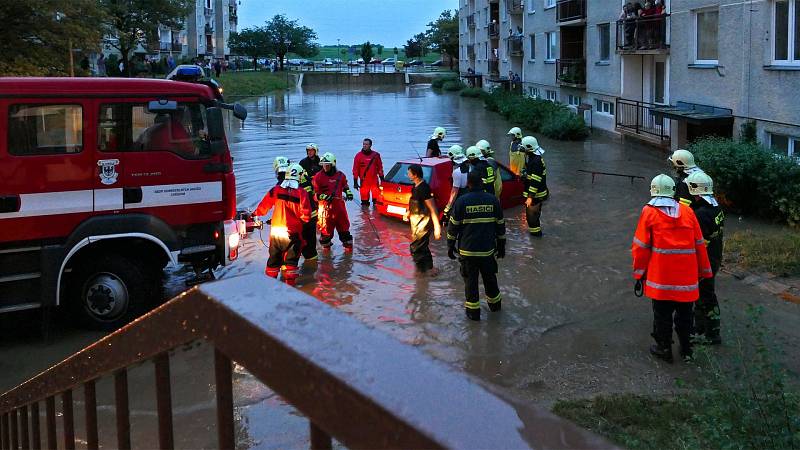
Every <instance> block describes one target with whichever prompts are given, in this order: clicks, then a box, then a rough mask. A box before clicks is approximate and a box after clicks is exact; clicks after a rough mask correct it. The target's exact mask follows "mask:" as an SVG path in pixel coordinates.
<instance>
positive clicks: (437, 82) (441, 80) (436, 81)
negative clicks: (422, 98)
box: [431, 77, 459, 89]
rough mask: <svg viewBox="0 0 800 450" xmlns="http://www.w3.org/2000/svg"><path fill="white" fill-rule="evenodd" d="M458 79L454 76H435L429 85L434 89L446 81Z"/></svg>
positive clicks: (442, 85) (441, 86)
mask: <svg viewBox="0 0 800 450" xmlns="http://www.w3.org/2000/svg"><path fill="white" fill-rule="evenodd" d="M453 81H459V80H458V78H456V77H437V78H435V79H434V80H433V81H432V82H431V86H432V87H434V88H436V89H441V88H443V87H444V84H445V83H447V82H453Z"/></svg>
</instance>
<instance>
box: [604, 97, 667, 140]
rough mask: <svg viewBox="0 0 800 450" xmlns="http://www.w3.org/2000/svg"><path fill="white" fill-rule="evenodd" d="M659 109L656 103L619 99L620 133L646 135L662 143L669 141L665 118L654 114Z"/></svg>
mask: <svg viewBox="0 0 800 450" xmlns="http://www.w3.org/2000/svg"><path fill="white" fill-rule="evenodd" d="M657 107H659V105H656V104H655V103H647V102H639V101H636V100H626V99H622V98H618V99H617V104H616V110H615V111H616V125H617V129H618V130H620V131H624V132H628V133H632V134H637V135H645V136H647V137H650V138H656V139H658V140H659V141H661V142H665V141H669V131H668V130H667V129H666V127H665V126H664V123H665V122H666V121H665V119H664V116H661V115H655V114H653V109H654V108H657Z"/></svg>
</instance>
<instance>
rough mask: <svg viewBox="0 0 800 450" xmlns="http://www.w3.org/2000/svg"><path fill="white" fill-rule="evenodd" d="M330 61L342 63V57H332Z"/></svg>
mask: <svg viewBox="0 0 800 450" xmlns="http://www.w3.org/2000/svg"><path fill="white" fill-rule="evenodd" d="M332 62H333V63H334V64H341V63H342V58H333V60H332Z"/></svg>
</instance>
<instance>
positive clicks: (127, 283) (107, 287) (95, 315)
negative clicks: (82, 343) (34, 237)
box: [69, 256, 160, 330]
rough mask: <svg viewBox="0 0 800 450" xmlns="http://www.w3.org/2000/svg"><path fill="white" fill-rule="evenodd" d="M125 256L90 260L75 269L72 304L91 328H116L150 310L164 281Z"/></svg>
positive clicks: (136, 261) (71, 294)
mask: <svg viewBox="0 0 800 450" xmlns="http://www.w3.org/2000/svg"><path fill="white" fill-rule="evenodd" d="M143 267H146V266H144V264H141V263H140V261H138V260H137V259H134V258H126V257H123V256H104V257H100V258H97V259H87V260H85V261H84V264H81V267H79V268H76V270H75V271H74V272H73V277H72V283H71V291H72V292H71V293H70V301H69V306H70V308H71V309H72V311H73V312H74V313H75V314H76V315H77V317H78V318H79V320H81V321H82V322H83V324H84V325H86V326H87V327H89V328H93V329H99V330H115V329H117V328H119V327H121V326H123V325H125V324H126V323H128V322H130V321H131V320H133V319H135V318H136V317H138V316H139V315H141V314H142V313H144V312H145V311H146V308H147V305H149V304H152V302H153V296H154V295H157V292H158V289H157V285H158V283H159V282H160V280H158V279H156V278H154V277H153V274H151V273H150V272H148V271H146V270H145V269H144V268H143Z"/></svg>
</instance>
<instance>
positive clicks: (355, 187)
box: [353, 180, 359, 189]
mask: <svg viewBox="0 0 800 450" xmlns="http://www.w3.org/2000/svg"><path fill="white" fill-rule="evenodd" d="M358 188H359V186H358V180H356V181H353V189H358Z"/></svg>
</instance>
